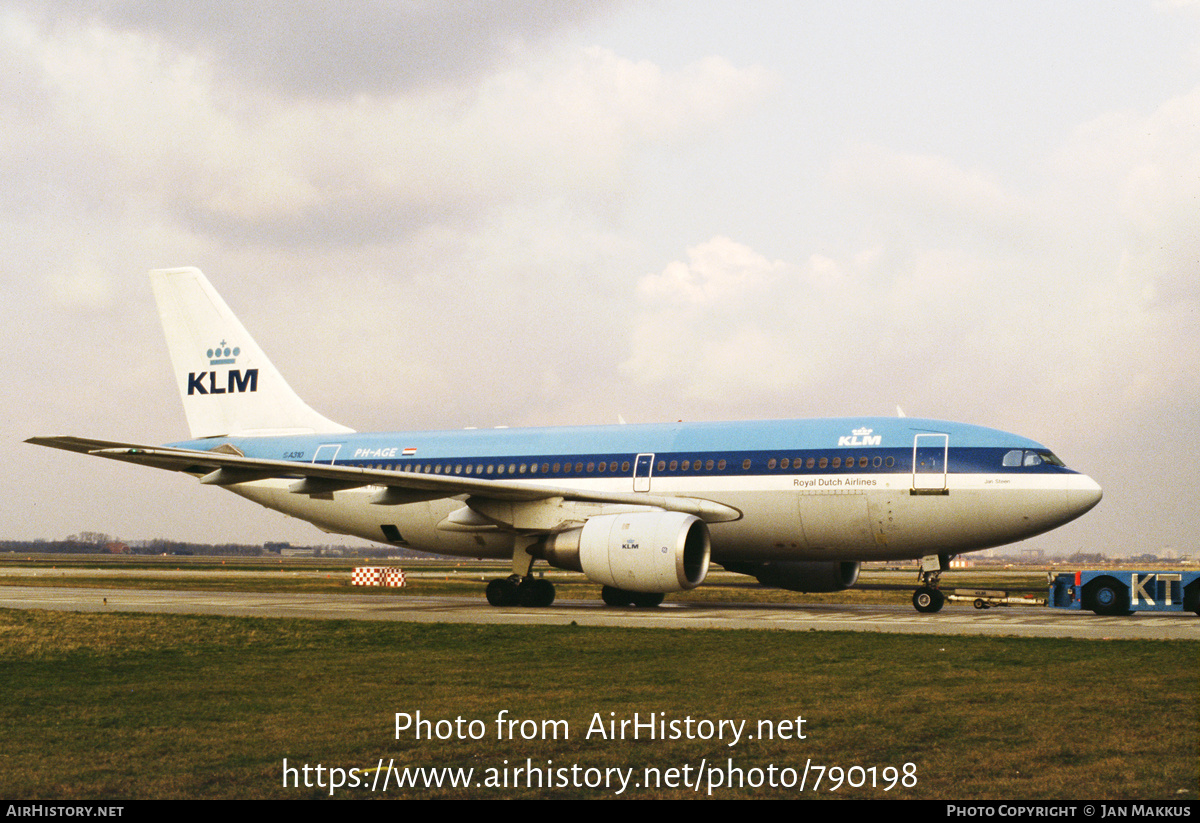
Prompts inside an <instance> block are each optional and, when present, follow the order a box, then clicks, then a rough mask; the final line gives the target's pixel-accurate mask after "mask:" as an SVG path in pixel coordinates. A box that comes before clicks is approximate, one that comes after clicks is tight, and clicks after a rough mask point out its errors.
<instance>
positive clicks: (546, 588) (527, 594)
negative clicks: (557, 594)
mask: <svg viewBox="0 0 1200 823" xmlns="http://www.w3.org/2000/svg"><path fill="white" fill-rule="evenodd" d="M517 602H518V603H520V604H521V605H522V606H532V607H534V608H545V607H546V606H549V605H550V604H551V603H553V602H554V584H553V583H551V582H550V581H549V580H546V579H545V578H540V577H539V578H537V579H536V580H535V579H532V578H527V579H526V580H523V581H521V586H520V588H518V589H517Z"/></svg>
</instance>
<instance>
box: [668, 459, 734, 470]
mask: <svg viewBox="0 0 1200 823" xmlns="http://www.w3.org/2000/svg"><path fill="white" fill-rule="evenodd" d="M684 468H685V469H686V468H687V466H684ZM749 468H750V458H749V457H747V458H746V459H745V460H743V461H742V471H745V470H747V469H749Z"/></svg>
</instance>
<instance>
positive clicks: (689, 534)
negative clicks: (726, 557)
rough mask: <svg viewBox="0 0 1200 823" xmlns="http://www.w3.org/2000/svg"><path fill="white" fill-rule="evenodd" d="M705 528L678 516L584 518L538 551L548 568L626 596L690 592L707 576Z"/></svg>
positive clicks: (692, 519)
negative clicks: (585, 578) (574, 573)
mask: <svg viewBox="0 0 1200 823" xmlns="http://www.w3.org/2000/svg"><path fill="white" fill-rule="evenodd" d="M711 548H712V545H711V542H710V540H709V536H708V526H706V525H705V523H704V521H703V520H701V519H700V518H698V517H695V516H694V515H690V514H683V513H680V512H634V513H627V514H605V515H598V516H596V517H592V518H589V519H588V521H587V522H586V523H584V524H583V527H582V528H578V529H572V530H570V531H567V532H562V533H560V534H555V535H551V536H550V537H548V538H546V541H545V542H544V543H543V544H542V547H541V556H542V558H543V559H544V560H545V561H546V562H547V563H549V564H550V565H552V566H557V567H558V568H561V569H570V570H572V571H578V572H583V573H584V574H586V575H587V576H588V578H589V579H590V580H593V581H595V582H596V583H603V584H604V585H605V586H611V587H613V588H615V589H622V590H624V591H626V592H647V593H649V592H658V593H664V592H678V591H684V590H686V589H694V588H696V587H697V586H699V585H700V584H701V583H702V582H704V577H705V575H707V574H708V558H709V554H710V552H711Z"/></svg>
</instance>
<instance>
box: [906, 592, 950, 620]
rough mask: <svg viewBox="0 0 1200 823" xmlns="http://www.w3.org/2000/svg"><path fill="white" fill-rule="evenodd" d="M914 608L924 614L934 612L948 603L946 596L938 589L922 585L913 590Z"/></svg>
mask: <svg viewBox="0 0 1200 823" xmlns="http://www.w3.org/2000/svg"><path fill="white" fill-rule="evenodd" d="M912 600H913V608H914V609H916V610H917V611H919V612H921V613H922V614H932V613H933V612H939V611H941V610H942V606H944V605H946V596H945V595H944V594H942V593H941V592H940V591H938V590H937V589H931V588H929V587H928V586H922V587H921V588H919V589H917V590H916V591H915V592H913V598H912Z"/></svg>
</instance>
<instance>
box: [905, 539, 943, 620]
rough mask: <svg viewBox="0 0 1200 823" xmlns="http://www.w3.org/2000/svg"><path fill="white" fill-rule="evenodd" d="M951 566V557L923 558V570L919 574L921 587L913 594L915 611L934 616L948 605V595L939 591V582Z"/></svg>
mask: <svg viewBox="0 0 1200 823" xmlns="http://www.w3.org/2000/svg"><path fill="white" fill-rule="evenodd" d="M949 565H950V556H949V555H940V556H939V555H936V554H931V555H927V556H926V557H922V558H921V570H920V572H918V573H917V577H918V578H919V579H920V581H921V587H920V588H919V589H917V590H916V591H915V592H913V597H912V602H913V608H914V609H916V610H917V611H919V612H921V613H922V614H932V613H934V612H939V611H941V610H942V606H944V605H946V595H944V594H942V592H941V590H939V589H938V581H939V580H940V578H941V576H942V569H944V568H946V567H947V566H949Z"/></svg>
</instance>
